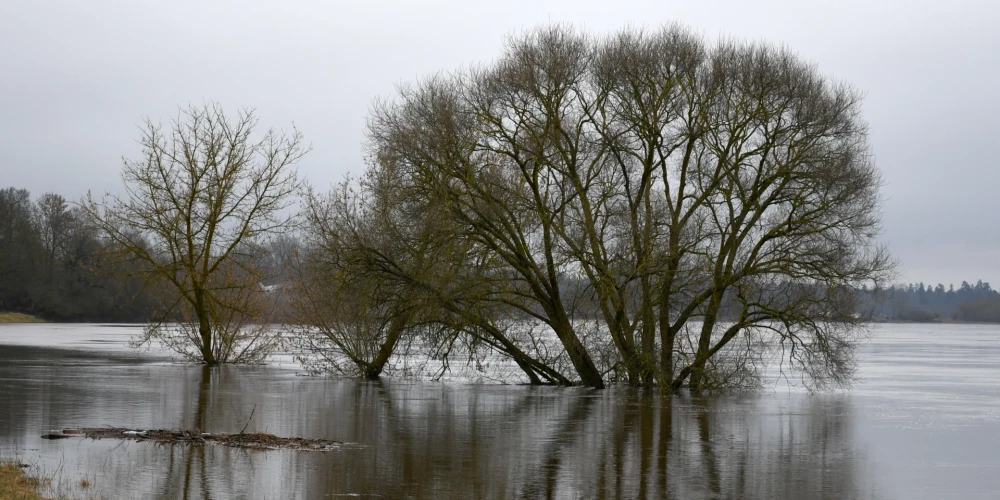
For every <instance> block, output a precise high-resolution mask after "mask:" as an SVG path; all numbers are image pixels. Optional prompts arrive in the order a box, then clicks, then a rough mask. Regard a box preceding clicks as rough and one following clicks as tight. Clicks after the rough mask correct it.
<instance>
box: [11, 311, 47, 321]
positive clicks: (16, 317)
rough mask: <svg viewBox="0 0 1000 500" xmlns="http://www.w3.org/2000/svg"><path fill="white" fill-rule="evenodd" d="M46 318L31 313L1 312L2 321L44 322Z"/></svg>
mask: <svg viewBox="0 0 1000 500" xmlns="http://www.w3.org/2000/svg"><path fill="white" fill-rule="evenodd" d="M44 322H45V320H43V319H39V318H36V317H34V316H32V315H30V314H23V313H5V312H0V323H44Z"/></svg>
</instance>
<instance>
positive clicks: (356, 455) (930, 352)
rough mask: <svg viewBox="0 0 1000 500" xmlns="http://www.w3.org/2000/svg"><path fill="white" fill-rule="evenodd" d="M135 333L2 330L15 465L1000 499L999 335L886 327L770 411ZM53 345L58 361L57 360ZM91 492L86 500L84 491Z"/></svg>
mask: <svg viewBox="0 0 1000 500" xmlns="http://www.w3.org/2000/svg"><path fill="white" fill-rule="evenodd" d="M135 331H136V329H135V328H122V327H108V326H98V325H0V456H14V455H17V456H19V457H20V458H21V460H22V461H25V462H28V463H31V464H35V467H37V469H38V470H41V471H43V472H45V473H47V474H49V475H54V476H55V477H56V488H58V489H60V491H61V492H62V493H66V494H69V495H71V496H81V497H86V498H90V497H99V498H338V497H359V496H360V497H363V498H427V499H438V498H455V499H464V498H469V499H477V498H484V499H485V498H571V499H574V498H630V499H631V498H678V499H681V498H683V499H690V498H745V499H757V498H760V499H809V498H817V499H823V498H829V499H850V498H861V499H869V498H876V499H883V498H884V499H914V498H927V499H944V498H988V499H997V498H1000V328H998V327H994V326H976V325H883V326H881V327H879V329H878V331H877V335H876V337H875V339H874V340H873V341H871V342H870V343H869V344H868V345H866V347H865V348H864V351H863V353H862V361H861V371H860V376H861V380H859V382H858V383H856V384H855V386H854V387H853V388H852V389H851V390H850V391H846V392H837V393H828V394H821V395H812V396H810V395H808V394H805V393H804V392H803V391H801V390H799V389H794V388H793V389H789V388H788V387H787V386H786V385H785V383H783V382H779V383H777V384H776V385H774V386H769V388H768V389H767V390H766V391H764V392H763V393H760V394H756V395H752V396H726V397H712V398H707V399H692V398H689V397H673V398H658V397H655V396H649V395H643V394H637V393H633V392H631V391H628V390H617V389H616V390H605V391H592V390H585V389H558V388H531V387H524V386H499V385H462V384H448V383H418V382H406V381H394V380H387V381H384V382H382V383H369V382H356V381H345V380H335V379H328V378H319V377H303V376H300V374H299V370H298V369H297V367H296V365H295V364H294V363H290V362H288V360H287V359H283V358H279V360H278V362H276V363H275V364H274V365H273V366H268V367H257V368H246V367H225V368H221V369H214V370H207V369H203V368H201V367H200V366H196V365H185V364H175V363H171V362H170V361H169V360H167V359H165V358H164V357H163V356H162V355H160V354H158V353H155V352H154V353H148V352H147V353H136V352H132V351H130V350H128V349H127V348H126V347H124V346H123V341H124V340H127V338H128V336H129V335H131V334H133V333H134V332H135ZM50 346H55V347H50ZM255 406H256V411H255V412H254V416H253V419H252V421H251V422H250V426H249V428H248V429H247V430H248V431H252V430H253V431H266V432H270V433H274V434H278V435H283V436H302V437H309V438H327V439H336V440H339V441H344V442H345V443H350V445H345V446H344V448H343V449H341V450H338V451H335V452H331V453H309V452H294V451H268V452H250V451H246V450H237V449H232V448H226V447H220V446H204V447H188V446H186V445H178V446H160V445H153V444H149V443H136V442H126V443H121V442H117V441H90V440H81V439H67V440H60V441H46V440H42V439H40V438H39V436H40V435H41V434H42V433H43V432H45V431H46V430H48V429H53V428H63V427H75V426H88V427H98V426H104V425H110V426H117V427H135V428H201V429H204V430H207V431H217V432H238V431H239V430H240V429H241V428H242V427H243V425H244V424H245V423H246V421H247V418H248V417H249V414H250V412H251V410H252V409H253V408H254V407H255ZM83 478H86V479H87V480H88V481H89V482H90V483H91V485H90V487H89V488H88V489H86V490H81V489H80V488H79V487H78V484H79V481H80V479H83Z"/></svg>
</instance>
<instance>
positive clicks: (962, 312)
mask: <svg viewBox="0 0 1000 500" xmlns="http://www.w3.org/2000/svg"><path fill="white" fill-rule="evenodd" d="M874 295H875V298H874V303H873V304H871V305H872V306H873V311H874V315H873V318H874V319H875V320H877V321H878V320H883V321H885V320H891V321H917V322H932V321H969V322H984V323H997V322H1000V292H997V291H996V290H993V289H992V288H990V284H989V283H986V282H984V281H982V280H980V281H977V282H976V284H975V285H970V284H969V282H967V281H963V282H962V284H961V285H959V287H958V288H955V286H954V285H948V286H947V287H945V286H944V285H943V284H940V283H939V284H937V285H925V284H923V283H910V284H907V285H895V286H892V287H890V288H888V289H886V290H880V291H879V292H877V293H876V294H874Z"/></svg>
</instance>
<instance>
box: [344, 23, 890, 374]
mask: <svg viewBox="0 0 1000 500" xmlns="http://www.w3.org/2000/svg"><path fill="white" fill-rule="evenodd" d="M860 107H861V99H860V96H859V94H858V93H857V92H856V91H854V90H853V89H851V88H850V87H849V86H847V85H844V84H841V83H838V82H834V81H831V80H829V79H828V78H826V77H824V76H823V75H821V74H820V73H819V72H818V71H817V69H816V68H815V67H813V66H812V65H810V64H808V63H805V62H803V61H802V60H801V59H800V58H798V57H797V56H796V55H794V54H792V53H791V52H789V51H788V50H785V49H778V48H774V47H771V46H768V45H766V44H748V43H741V42H735V41H723V42H720V43H718V44H715V45H711V46H710V45H708V44H706V43H705V42H704V41H703V40H702V39H701V38H700V37H698V36H696V35H694V34H692V33H691V32H690V31H689V30H687V29H685V28H683V27H679V26H667V27H664V28H662V29H659V30H654V31H636V30H624V31H621V32H619V33H616V34H613V35H611V36H606V37H591V36H588V35H586V34H584V33H581V32H578V31H576V30H575V29H573V28H570V27H566V26H548V27H543V28H539V29H536V30H534V31H531V32H528V33H526V34H524V35H522V36H519V37H516V38H513V39H511V40H510V41H509V42H508V44H507V48H506V51H505V52H504V54H503V55H502V56H501V57H500V58H499V59H498V60H497V61H495V62H494V63H491V64H489V65H485V66H482V67H478V68H475V69H472V70H467V71H460V72H455V73H452V74H440V75H437V76H434V77H432V78H429V79H426V80H423V81H420V82H418V83H416V84H414V85H410V86H404V87H401V89H400V91H399V93H398V95H397V96H396V97H395V98H393V99H389V100H387V101H384V102H380V103H379V104H377V105H376V106H375V108H374V110H373V116H372V118H371V120H370V122H369V138H370V141H371V149H372V154H371V156H370V157H371V158H372V162H371V165H370V167H369V172H368V173H367V174H366V175H367V176H370V177H372V178H384V179H387V181H386V182H389V183H390V184H391V188H386V187H384V186H383V187H382V188H380V189H382V190H386V189H390V190H391V191H392V192H393V193H394V194H393V196H394V201H393V203H392V206H406V207H417V208H418V209H419V210H418V211H419V212H420V213H433V214H434V219H433V223H432V226H433V227H435V228H439V229H440V228H444V230H445V231H446V234H447V235H448V238H450V239H452V240H455V241H458V242H460V243H458V244H455V246H457V247H460V248H462V255H463V256H472V257H474V258H471V259H469V260H461V259H459V260H456V261H452V262H453V264H456V263H463V264H462V265H464V266H468V265H470V263H473V262H476V263H484V265H487V266H488V267H489V269H490V271H489V272H486V273H481V274H480V275H479V276H478V277H477V278H476V279H475V280H471V281H464V282H463V283H466V284H469V283H475V286H474V287H471V288H468V289H469V290H475V293H474V296H475V297H476V304H477V306H476V307H477V308H479V309H489V310H491V311H497V310H501V311H507V314H510V315H519V316H520V317H521V318H524V319H525V321H524V324H525V325H526V328H528V327H533V326H534V325H544V327H545V328H546V329H547V330H548V332H549V333H550V338H552V339H555V341H556V343H557V345H558V346H559V347H560V348H561V351H562V355H564V356H565V358H566V359H567V360H568V361H569V363H568V367H569V369H570V370H572V371H573V372H575V375H573V378H575V379H576V380H578V381H579V382H580V383H582V384H584V385H589V386H594V387H602V386H604V384H605V382H606V381H607V380H613V381H623V382H627V383H629V384H632V385H639V386H660V387H662V388H665V389H671V390H678V389H680V388H682V387H685V386H687V387H690V388H691V389H693V390H702V389H712V388H715V387H719V386H732V385H740V384H748V383H753V382H754V381H755V380H759V379H760V375H761V370H762V369H763V367H764V363H765V362H766V361H767V360H768V359H769V358H770V357H773V355H776V356H778V357H779V358H780V359H781V360H782V362H783V363H791V366H794V368H795V369H794V371H795V372H796V373H798V374H799V375H800V376H802V378H803V380H805V381H806V382H807V383H809V384H812V385H814V386H822V385H826V384H833V385H836V384H841V383H844V382H846V381H847V380H848V379H849V378H850V375H851V372H852V367H853V364H852V360H853V358H852V353H853V349H854V347H855V346H856V344H857V339H858V338H859V335H861V334H863V333H864V325H863V324H862V322H861V320H862V318H861V317H860V316H859V315H857V314H855V307H854V306H855V304H854V302H855V298H856V297H857V290H858V289H860V288H862V287H867V288H868V289H875V288H877V287H878V286H879V285H880V284H882V283H883V282H884V281H885V280H887V279H889V278H891V276H892V272H893V268H894V265H893V260H892V259H891V257H890V256H889V255H888V254H887V253H886V251H885V250H884V248H882V247H881V246H879V245H878V243H877V241H876V238H877V235H878V233H879V231H880V227H879V187H880V184H881V179H880V174H879V171H878V169H877V168H876V167H875V165H874V163H873V161H872V158H871V154H870V147H869V145H868V142H867V129H866V125H865V123H864V121H863V120H862V119H861V112H860V111H861V110H860ZM360 196H362V197H364V196H377V193H376V192H374V191H370V190H369V191H364V190H362V193H361V194H360ZM413 221H414V219H413V218H411V217H409V216H407V215H406V214H403V213H400V212H396V216H394V217H390V218H387V219H386V224H387V226H386V227H384V228H383V229H380V230H379V233H380V234H393V231H392V230H390V229H388V228H391V227H397V228H402V227H405V226H406V225H407V224H412V223H413ZM441 234H442V233H441V232H440V231H438V232H429V233H421V234H413V235H412V236H413V237H412V238H411V239H410V240H409V241H412V244H411V246H413V247H414V248H417V247H420V245H425V248H430V247H426V245H427V244H429V243H428V242H427V241H425V240H422V238H425V237H432V238H437V239H440V238H441ZM392 241H393V242H397V241H402V240H399V239H397V238H394V239H393V240H392ZM362 246H364V245H362ZM369 250H371V251H372V252H374V253H376V254H377V253H378V252H377V251H376V250H377V249H376V248H369ZM456 265H457V264H456ZM391 267H392V266H384V265H371V266H369V267H367V269H368V270H369V271H370V272H371V273H372V274H370V275H369V278H370V279H373V280H375V281H374V282H380V281H381V280H391V279H396V278H398V276H395V275H394V274H393V273H394V271H393V270H392V269H391ZM380 273H381V274H380ZM436 274H439V273H436ZM455 279H458V278H455ZM447 287H448V284H447V283H443V282H438V283H436V284H434V285H432V286H430V287H429V288H428V289H433V290H435V291H436V292H435V293H438V295H441V294H440V293H439V292H440V291H441V290H443V289H444V288H447ZM451 297H457V296H454V295H452V296H451ZM428 304H430V303H429V302H427V301H421V302H418V303H415V305H414V308H415V310H414V311H413V314H414V315H415V316H414V317H420V318H422V321H431V320H432V319H433V318H440V317H441V316H442V314H443V313H444V311H452V312H453V310H449V309H448V308H442V307H441V304H442V303H440V302H438V303H436V305H435V306H433V307H430V306H429V305H428ZM595 323H596V324H600V325H601V328H600V330H601V334H600V335H594V334H593V333H592V332H590V331H589V330H590V329H591V327H592V326H593V325H594V324H595ZM508 335H511V332H510V331H507V332H496V336H499V337H502V338H506V339H507V340H510V338H509V337H508ZM543 337H544V336H543ZM536 340H537V339H536ZM541 340H544V339H541ZM499 343H502V342H499ZM531 345H532V349H533V350H532V349H528V350H527V351H526V352H525V353H524V359H525V360H534V361H538V360H540V359H542V358H545V356H543V355H542V354H541V353H542V351H544V350H545V349H547V348H551V347H552V346H551V344H549V345H545V344H544V342H541V343H539V342H534V343H532V344H531ZM540 346H541V347H540ZM546 359H547V358H546ZM542 364H545V363H542ZM783 366H788V365H783ZM549 368H551V367H549ZM536 380H540V379H532V381H533V382H534V381H536ZM550 380H561V379H558V378H555V377H554V378H553V379H550Z"/></svg>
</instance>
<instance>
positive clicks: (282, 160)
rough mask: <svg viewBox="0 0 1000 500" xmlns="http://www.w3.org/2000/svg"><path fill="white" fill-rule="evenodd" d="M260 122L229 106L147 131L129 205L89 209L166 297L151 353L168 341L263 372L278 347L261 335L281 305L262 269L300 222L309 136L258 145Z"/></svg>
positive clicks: (121, 253)
mask: <svg viewBox="0 0 1000 500" xmlns="http://www.w3.org/2000/svg"><path fill="white" fill-rule="evenodd" d="M257 125H258V124H257V119H256V117H255V115H254V112H253V111H252V110H243V111H240V112H238V113H237V114H235V115H228V114H227V113H225V112H224V111H223V109H222V107H221V106H220V105H219V104H217V103H210V104H206V105H203V106H190V107H188V108H186V109H182V110H180V111H179V113H178V116H177V117H176V118H175V119H174V120H173V121H172V122H171V123H170V124H169V126H167V127H163V126H162V125H160V124H158V123H154V122H152V121H150V120H147V121H146V123H145V124H144V126H143V128H142V135H141V137H140V139H139V143H140V144H141V146H142V155H141V156H140V157H138V158H135V159H125V160H124V167H123V169H122V181H123V182H124V188H125V195H124V196H116V195H112V194H108V195H106V196H105V198H104V199H103V200H100V201H98V200H95V199H94V198H93V197H91V196H89V195H88V198H87V200H86V202H85V204H84V208H85V210H86V212H87V213H88V215H89V216H90V218H91V219H92V220H93V222H94V224H95V225H96V226H97V227H98V228H99V229H100V230H101V232H102V234H103V235H104V238H105V239H106V240H107V241H108V243H109V245H108V247H109V248H110V249H112V250H113V255H112V256H113V257H114V258H116V259H118V260H124V261H135V262H139V263H141V264H142V265H141V266H138V267H136V266H133V267H131V269H141V274H142V276H143V277H144V278H145V279H147V280H148V281H149V282H150V283H153V284H157V285H162V287H163V288H162V290H163V292H164V298H165V300H164V304H165V306H164V310H163V311H162V314H161V317H160V318H159V321H155V322H152V323H150V324H149V325H147V327H146V329H145V333H144V337H143V339H141V340H142V341H150V340H153V339H159V340H161V341H163V342H165V343H166V345H167V346H169V347H171V348H173V349H174V350H175V351H177V352H179V353H181V354H183V355H185V356H187V357H189V358H191V359H197V360H200V361H201V362H203V363H206V364H209V365H213V364H217V363H245V362H258V361H260V360H261V359H263V357H265V356H266V355H267V354H268V353H269V352H270V350H271V349H272V348H273V347H274V340H275V339H274V334H273V333H272V330H271V329H270V328H269V326H268V325H265V324H261V320H262V319H263V318H264V316H265V315H266V313H267V310H268V307H269V304H270V303H271V302H272V300H271V299H270V297H268V295H267V292H266V290H265V289H264V287H263V286H262V282H263V281H265V280H266V278H267V273H268V270H267V269H266V266H262V265H259V263H260V262H261V260H262V259H261V258H260V257H261V255H260V253H261V252H262V251H263V243H264V239H265V238H267V237H269V236H271V235H274V234H276V233H279V232H281V231H284V230H285V229H287V228H288V227H289V224H290V223H291V221H292V214H291V212H290V210H289V209H290V206H291V204H292V203H293V201H294V200H293V196H294V195H295V192H296V190H297V189H298V187H299V181H298V178H297V174H296V171H295V169H294V166H295V164H296V163H297V162H298V161H299V160H300V159H301V158H302V156H303V155H304V154H305V153H306V152H307V150H308V148H307V147H306V146H304V144H303V139H302V135H301V134H300V133H299V132H298V131H297V130H294V131H293V132H292V133H291V134H285V133H283V132H279V131H275V130H267V131H266V132H264V133H263V134H258V130H257V128H258V127H257Z"/></svg>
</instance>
